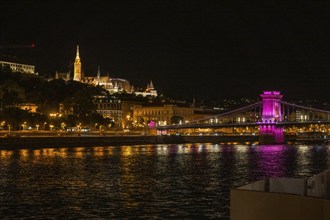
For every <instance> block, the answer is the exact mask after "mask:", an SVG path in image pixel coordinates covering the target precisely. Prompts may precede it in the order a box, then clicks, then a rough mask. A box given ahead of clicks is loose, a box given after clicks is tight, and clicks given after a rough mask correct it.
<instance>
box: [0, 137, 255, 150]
mask: <svg viewBox="0 0 330 220" xmlns="http://www.w3.org/2000/svg"><path fill="white" fill-rule="evenodd" d="M257 141H258V136H248V135H244V136H243V135H236V136H179V135H173V136H172V135H171V136H168V135H162V136H156V135H120V136H115V135H111V136H102V135H99V136H23V137H22V136H21V137H15V136H13V137H1V138H0V149H17V148H36V147H38V148H39V147H52V148H54V147H79V146H111V145H137V144H138V145H139V144H184V143H228V142H232V143H254V142H257Z"/></svg>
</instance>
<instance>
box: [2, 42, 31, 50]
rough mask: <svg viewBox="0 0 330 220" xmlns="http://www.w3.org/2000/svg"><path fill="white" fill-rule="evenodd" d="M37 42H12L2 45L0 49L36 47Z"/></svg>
mask: <svg viewBox="0 0 330 220" xmlns="http://www.w3.org/2000/svg"><path fill="white" fill-rule="evenodd" d="M35 46H36V45H35V44H34V43H32V44H11V45H0V49H18V48H35Z"/></svg>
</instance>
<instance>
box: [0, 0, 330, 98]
mask: <svg viewBox="0 0 330 220" xmlns="http://www.w3.org/2000/svg"><path fill="white" fill-rule="evenodd" d="M44 2H46V1H16V0H12V1H2V2H1V3H0V7H1V15H0V18H1V31H0V43H1V47H0V48H1V53H16V54H18V55H17V56H22V57H23V58H24V56H27V57H28V59H30V60H32V61H33V62H34V64H35V65H36V69H37V72H39V74H40V75H49V76H54V74H55V71H56V70H57V71H60V72H64V71H68V70H71V72H72V71H73V67H72V63H73V62H74V58H75V53H76V46H77V45H79V47H80V57H81V61H82V68H83V70H84V72H85V75H88V76H91V75H96V72H97V67H98V66H100V69H101V73H102V74H104V75H105V74H106V73H109V74H110V76H111V77H118V78H124V79H127V80H129V81H130V82H131V84H133V85H135V86H138V87H146V85H147V83H149V82H150V80H152V81H153V84H154V86H155V88H156V89H157V90H158V93H159V94H164V95H165V96H170V97H174V98H185V99H188V100H189V99H193V98H196V99H218V98H219V99H220V98H229V97H252V98H254V97H258V96H259V93H261V92H262V91H263V90H279V91H281V92H282V93H283V94H284V97H288V98H316V99H324V100H327V101H330V77H329V74H330V44H329V41H330V13H329V11H330V2H329V1H308V3H302V2H301V3H296V4H288V3H282V2H280V3H278V2H277V1H266V2H264V3H258V4H255V5H254V4H251V2H248V1H241V2H237V1H220V0H219V1H88V3H83V2H82V1H73V2H64V1H63V2H58V1H48V3H47V4H45V3H44ZM32 43H34V44H35V45H36V46H35V47H34V48H28V47H24V46H22V47H16V48H10V47H12V46H13V45H28V44H32ZM26 54H28V55H26ZM27 57H25V58H27ZM70 65H71V66H70Z"/></svg>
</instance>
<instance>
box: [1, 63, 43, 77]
mask: <svg viewBox="0 0 330 220" xmlns="http://www.w3.org/2000/svg"><path fill="white" fill-rule="evenodd" d="M0 66H1V67H2V68H4V67H9V68H10V69H11V70H12V71H14V72H20V73H28V74H36V75H37V73H35V66H34V65H29V64H22V63H14V62H7V61H0Z"/></svg>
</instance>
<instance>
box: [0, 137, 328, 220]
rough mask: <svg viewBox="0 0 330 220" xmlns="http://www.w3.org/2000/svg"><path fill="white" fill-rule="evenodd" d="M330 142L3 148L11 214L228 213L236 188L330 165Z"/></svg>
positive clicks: (1, 168)
mask: <svg viewBox="0 0 330 220" xmlns="http://www.w3.org/2000/svg"><path fill="white" fill-rule="evenodd" d="M329 156H330V146H329V145H261V146H258V145H227V144H221V145H218V144H198V143H196V144H182V145H177V144H172V145H134V146H105V147H104V146H102V147H75V148H33V149H17V150H0V174H1V176H0V216H1V217H2V218H5V219H17V218H18V219H25V218H29V219H30V218H31V219H32V218H33V219H71V218H73V219H84V218H93V219H112V218H119V219H123V218H147V219H150V218H151V219H155V218H159V219H169V218H175V219H196V218H204V219H205V218H214V219H229V216H230V206H229V204H230V196H229V194H230V189H231V188H235V187H237V186H241V185H244V184H247V183H250V182H253V181H255V180H258V179H263V178H266V177H309V176H312V175H314V174H317V173H319V172H322V171H324V170H325V169H328V168H329V167H330V163H329V159H330V158H329Z"/></svg>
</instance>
